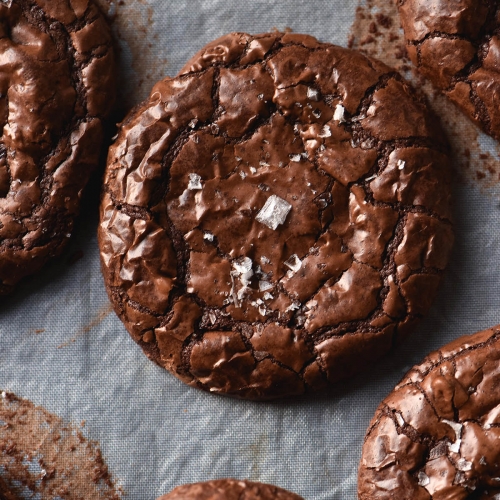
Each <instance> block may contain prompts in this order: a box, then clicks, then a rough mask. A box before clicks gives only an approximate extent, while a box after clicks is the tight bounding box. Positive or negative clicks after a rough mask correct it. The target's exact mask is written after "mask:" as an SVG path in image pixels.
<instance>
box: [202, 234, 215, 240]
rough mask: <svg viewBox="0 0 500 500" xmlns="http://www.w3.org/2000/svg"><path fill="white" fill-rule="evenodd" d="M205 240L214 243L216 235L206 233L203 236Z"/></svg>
mask: <svg viewBox="0 0 500 500" xmlns="http://www.w3.org/2000/svg"><path fill="white" fill-rule="evenodd" d="M203 239H204V240H208V241H214V235H213V234H212V233H205V234H204V235H203Z"/></svg>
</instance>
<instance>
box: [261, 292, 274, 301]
mask: <svg viewBox="0 0 500 500" xmlns="http://www.w3.org/2000/svg"><path fill="white" fill-rule="evenodd" d="M263 299H264V300H271V299H274V296H273V295H271V294H270V293H269V292H266V293H265V294H264V297H263Z"/></svg>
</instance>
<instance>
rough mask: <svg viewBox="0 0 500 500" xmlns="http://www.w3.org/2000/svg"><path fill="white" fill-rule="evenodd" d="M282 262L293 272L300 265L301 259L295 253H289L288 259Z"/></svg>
mask: <svg viewBox="0 0 500 500" xmlns="http://www.w3.org/2000/svg"><path fill="white" fill-rule="evenodd" d="M283 264H285V266H286V267H288V268H290V269H291V270H292V271H293V272H295V273H296V272H297V271H298V270H299V269H300V268H301V267H302V261H301V260H300V259H299V256H298V255H297V254H293V255H290V257H289V258H288V260H286V261H285V262H284V263H283Z"/></svg>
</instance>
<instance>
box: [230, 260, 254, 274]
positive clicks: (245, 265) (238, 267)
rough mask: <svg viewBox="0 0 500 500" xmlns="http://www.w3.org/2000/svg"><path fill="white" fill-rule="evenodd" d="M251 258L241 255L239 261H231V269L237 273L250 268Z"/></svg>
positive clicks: (244, 271)
mask: <svg viewBox="0 0 500 500" xmlns="http://www.w3.org/2000/svg"><path fill="white" fill-rule="evenodd" d="M252 265H253V262H252V259H251V258H250V257H243V258H242V259H240V260H239V261H234V262H233V269H234V270H235V271H236V272H237V273H239V274H242V273H246V272H248V271H250V270H251V269H252Z"/></svg>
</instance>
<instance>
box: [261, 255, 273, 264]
mask: <svg viewBox="0 0 500 500" xmlns="http://www.w3.org/2000/svg"><path fill="white" fill-rule="evenodd" d="M260 262H261V263H262V264H263V265H266V264H269V263H270V262H271V261H270V260H269V259H268V258H267V257H266V256H265V255H263V256H262V257H261V258H260Z"/></svg>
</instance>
